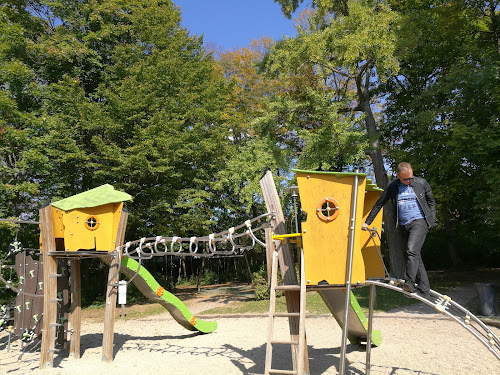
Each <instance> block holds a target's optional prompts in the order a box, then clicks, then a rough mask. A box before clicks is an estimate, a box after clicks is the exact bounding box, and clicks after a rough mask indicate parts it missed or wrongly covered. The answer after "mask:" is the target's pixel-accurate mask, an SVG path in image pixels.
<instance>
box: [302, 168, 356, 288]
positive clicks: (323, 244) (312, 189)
mask: <svg viewBox="0 0 500 375" xmlns="http://www.w3.org/2000/svg"><path fill="white" fill-rule="evenodd" d="M358 179H359V180H358V181H359V182H358V200H357V210H356V228H355V232H354V253H353V267H352V278H351V283H357V282H360V283H364V281H365V267H364V262H363V257H362V254H361V249H360V242H361V233H360V232H361V229H360V228H361V224H362V214H363V204H364V195H365V186H366V178H365V177H362V176H358ZM297 183H298V186H299V192H300V201H301V206H302V210H303V211H304V212H306V213H307V220H306V221H305V222H303V223H302V243H303V247H304V266H305V272H306V284H307V285H318V283H319V282H321V281H326V282H327V283H328V284H330V285H345V283H346V277H347V257H348V252H349V228H350V225H351V204H352V193H353V184H354V176H352V175H350V176H349V175H348V176H345V175H335V174H328V173H320V172H316V173H314V172H313V173H307V172H298V171H297ZM324 198H334V199H335V200H337V202H338V204H339V207H340V210H339V215H338V217H337V218H336V219H335V220H333V221H331V222H325V221H322V220H320V219H319V218H318V216H317V215H316V208H317V206H318V203H319V202H320V201H321V200H322V199H324Z"/></svg>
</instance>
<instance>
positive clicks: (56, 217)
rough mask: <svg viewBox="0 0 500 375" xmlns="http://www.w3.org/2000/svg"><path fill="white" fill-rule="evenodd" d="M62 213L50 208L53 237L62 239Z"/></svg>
mask: <svg viewBox="0 0 500 375" xmlns="http://www.w3.org/2000/svg"><path fill="white" fill-rule="evenodd" d="M63 215H64V211H63V210H60V209H59V208H55V207H54V206H52V221H53V225H54V237H55V238H64V225H63Z"/></svg>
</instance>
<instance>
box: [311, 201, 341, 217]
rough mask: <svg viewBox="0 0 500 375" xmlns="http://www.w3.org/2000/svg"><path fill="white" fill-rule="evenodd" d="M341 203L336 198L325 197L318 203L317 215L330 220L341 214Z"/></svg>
mask: <svg viewBox="0 0 500 375" xmlns="http://www.w3.org/2000/svg"><path fill="white" fill-rule="evenodd" d="M339 212H340V207H339V203H338V202H337V201H336V200H335V199H334V198H324V199H322V200H321V201H320V202H319V203H318V207H317V208H316V215H318V217H319V218H320V220H322V221H326V222H330V221H333V220H335V219H336V218H337V216H339Z"/></svg>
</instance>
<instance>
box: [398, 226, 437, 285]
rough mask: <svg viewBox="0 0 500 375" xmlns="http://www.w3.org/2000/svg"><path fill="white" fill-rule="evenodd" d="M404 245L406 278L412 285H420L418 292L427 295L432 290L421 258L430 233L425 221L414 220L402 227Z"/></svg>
mask: <svg viewBox="0 0 500 375" xmlns="http://www.w3.org/2000/svg"><path fill="white" fill-rule="evenodd" d="M400 229H401V233H402V236H403V244H404V246H405V250H406V276H405V279H406V281H407V282H408V283H410V284H411V285H415V284H416V283H417V284H418V288H417V289H418V290H420V291H421V292H424V293H427V292H428V291H429V290H430V285H429V279H428V278H427V272H426V271H425V267H424V262H423V261H422V257H421V256H420V251H421V250H422V245H423V244H424V241H425V237H427V233H429V228H428V227H427V222H426V221H425V219H417V220H413V221H412V222H411V223H408V224H405V225H401V226H400Z"/></svg>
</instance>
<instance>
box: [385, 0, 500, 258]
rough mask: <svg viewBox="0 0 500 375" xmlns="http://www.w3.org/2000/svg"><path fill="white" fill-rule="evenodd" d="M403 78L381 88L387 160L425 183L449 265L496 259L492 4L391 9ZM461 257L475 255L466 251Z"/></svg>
mask: <svg viewBox="0 0 500 375" xmlns="http://www.w3.org/2000/svg"><path fill="white" fill-rule="evenodd" d="M394 9H395V10H397V11H398V12H400V13H401V15H402V17H403V20H404V22H402V25H403V27H402V28H401V32H400V33H401V35H400V43H399V46H398V49H397V55H398V57H399V59H400V62H401V63H400V65H401V69H400V72H399V75H398V76H395V77H393V78H392V79H391V80H389V81H388V83H387V85H386V87H385V88H384V90H385V92H386V93H387V95H388V96H387V109H386V111H385V115H386V119H385V122H384V138H385V139H386V141H387V149H388V151H389V157H390V158H391V159H394V160H397V159H401V157H402V155H408V154H410V155H412V160H413V162H414V165H415V169H416V171H418V172H420V173H422V174H425V176H426V177H427V178H428V180H429V181H430V182H431V184H432V186H433V189H434V194H435V195H436V198H437V201H438V203H439V210H438V216H439V217H438V218H439V222H440V223H441V224H440V227H438V228H437V229H438V232H439V233H438V234H437V235H436V237H441V238H446V239H447V241H446V244H447V248H448V250H449V256H450V259H451V261H452V264H453V265H455V266H459V265H461V264H462V262H463V261H464V259H463V258H464V257H465V258H467V262H468V263H471V262H473V263H476V264H477V263H486V262H488V260H489V261H491V260H492V259H494V258H492V256H494V255H495V254H496V256H498V245H497V243H498V230H499V224H500V211H499V207H500V202H499V201H498V194H496V193H495V190H496V185H497V182H496V181H495V178H494V177H493V176H495V175H497V174H498V173H499V169H498V168H499V167H498V160H500V154H499V150H500V148H499V147H498V146H499V144H498V139H500V126H499V121H498V113H499V108H500V101H499V94H498V87H499V83H500V82H499V74H498V72H499V66H498V61H499V60H500V59H499V57H500V56H499V47H498V46H499V45H500V26H499V25H500V24H499V2H485V1H454V2H443V1H423V2H414V3H409V2H406V3H399V2H394ZM467 249H471V250H472V249H473V250H472V251H470V250H469V251H467Z"/></svg>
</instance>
